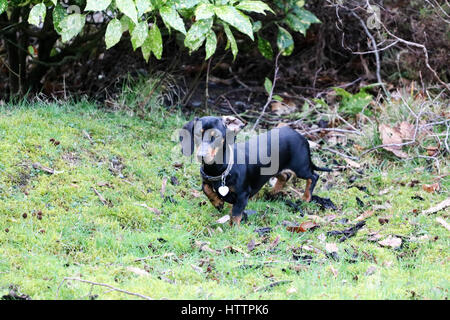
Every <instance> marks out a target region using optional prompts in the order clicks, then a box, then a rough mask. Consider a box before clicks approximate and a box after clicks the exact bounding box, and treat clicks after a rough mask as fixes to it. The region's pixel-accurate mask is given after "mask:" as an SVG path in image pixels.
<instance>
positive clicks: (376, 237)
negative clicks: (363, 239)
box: [367, 232, 382, 242]
mask: <svg viewBox="0 0 450 320" xmlns="http://www.w3.org/2000/svg"><path fill="white" fill-rule="evenodd" d="M368 236H369V238H367V240H368V241H371V242H376V241H378V240H380V239H381V238H382V235H381V234H379V233H378V232H372V233H369V234H368Z"/></svg>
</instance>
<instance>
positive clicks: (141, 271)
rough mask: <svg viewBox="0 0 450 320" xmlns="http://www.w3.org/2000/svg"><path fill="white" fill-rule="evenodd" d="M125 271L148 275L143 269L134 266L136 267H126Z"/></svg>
mask: <svg viewBox="0 0 450 320" xmlns="http://www.w3.org/2000/svg"><path fill="white" fill-rule="evenodd" d="M127 271H130V272H133V273H135V274H137V275H139V276H148V275H149V273H148V272H147V271H145V270H144V269H140V268H136V267H127Z"/></svg>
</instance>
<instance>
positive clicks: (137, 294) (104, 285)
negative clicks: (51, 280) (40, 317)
mask: <svg viewBox="0 0 450 320" xmlns="http://www.w3.org/2000/svg"><path fill="white" fill-rule="evenodd" d="M65 281H79V282H83V283H88V284H90V285H92V286H101V287H106V288H109V289H111V290H112V291H118V292H121V293H125V294H128V295H131V296H136V297H139V298H142V299H145V300H154V299H153V298H150V297H148V296H144V295H143V294H140V293H136V292H130V291H127V290H123V289H119V288H116V287H113V286H111V285H109V284H106V283H100V282H93V281H88V280H83V279H80V278H72V277H65V278H64V279H63V280H62V281H61V283H60V284H59V286H58V289H57V290H56V299H58V296H59V289H60V288H61V286H62V285H63V283H64V282H65ZM108 292H109V291H108Z"/></svg>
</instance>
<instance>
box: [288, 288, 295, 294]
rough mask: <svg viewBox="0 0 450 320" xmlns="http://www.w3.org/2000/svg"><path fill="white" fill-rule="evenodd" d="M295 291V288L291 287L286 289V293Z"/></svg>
mask: <svg viewBox="0 0 450 320" xmlns="http://www.w3.org/2000/svg"><path fill="white" fill-rule="evenodd" d="M296 292H297V289H296V288H294V287H292V288H289V289H287V290H286V294H294V293H296Z"/></svg>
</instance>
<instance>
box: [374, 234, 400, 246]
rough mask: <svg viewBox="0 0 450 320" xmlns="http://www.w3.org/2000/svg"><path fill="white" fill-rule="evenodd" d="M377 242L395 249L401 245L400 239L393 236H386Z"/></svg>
mask: <svg viewBox="0 0 450 320" xmlns="http://www.w3.org/2000/svg"><path fill="white" fill-rule="evenodd" d="M378 243H379V244H380V245H381V246H382V247H390V248H392V249H396V248H399V247H400V246H401V245H402V239H400V238H397V237H394V236H388V237H387V238H386V239H384V240H382V241H378Z"/></svg>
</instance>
